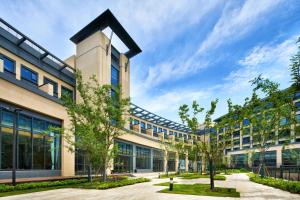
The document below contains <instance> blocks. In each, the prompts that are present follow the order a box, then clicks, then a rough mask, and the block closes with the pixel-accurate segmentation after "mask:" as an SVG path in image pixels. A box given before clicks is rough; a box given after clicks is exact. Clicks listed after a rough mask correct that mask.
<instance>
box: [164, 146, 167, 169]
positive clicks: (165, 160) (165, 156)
mask: <svg viewBox="0 0 300 200" xmlns="http://www.w3.org/2000/svg"><path fill="white" fill-rule="evenodd" d="M167 153H168V152H167V151H164V172H165V173H166V172H167V165H168V159H167V157H168V155H167Z"/></svg>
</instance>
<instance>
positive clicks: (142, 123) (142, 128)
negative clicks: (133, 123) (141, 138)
mask: <svg viewBox="0 0 300 200" xmlns="http://www.w3.org/2000/svg"><path fill="white" fill-rule="evenodd" d="M141 132H142V133H146V124H145V122H141Z"/></svg>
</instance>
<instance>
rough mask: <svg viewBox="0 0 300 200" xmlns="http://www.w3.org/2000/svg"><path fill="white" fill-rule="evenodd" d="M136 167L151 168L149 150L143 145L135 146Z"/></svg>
mask: <svg viewBox="0 0 300 200" xmlns="http://www.w3.org/2000/svg"><path fill="white" fill-rule="evenodd" d="M136 168H137V169H151V150H150V149H148V148H144V147H139V146H137V147H136Z"/></svg>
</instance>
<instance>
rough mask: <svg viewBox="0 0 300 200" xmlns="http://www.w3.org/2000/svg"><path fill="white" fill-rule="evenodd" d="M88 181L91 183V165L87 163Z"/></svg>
mask: <svg viewBox="0 0 300 200" xmlns="http://www.w3.org/2000/svg"><path fill="white" fill-rule="evenodd" d="M88 181H89V182H92V164H91V163H89V166H88Z"/></svg>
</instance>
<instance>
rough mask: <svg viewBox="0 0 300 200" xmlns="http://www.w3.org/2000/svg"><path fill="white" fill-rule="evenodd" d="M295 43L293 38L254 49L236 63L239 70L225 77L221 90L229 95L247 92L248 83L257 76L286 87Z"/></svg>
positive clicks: (295, 46)
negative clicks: (260, 75)
mask: <svg viewBox="0 0 300 200" xmlns="http://www.w3.org/2000/svg"><path fill="white" fill-rule="evenodd" d="M296 41H297V37H296V36H293V37H291V38H290V39H287V40H285V41H283V42H282V43H279V44H266V45H263V46H256V47H254V48H253V49H252V50H251V51H250V52H249V53H248V54H247V55H246V56H245V57H244V58H243V59H241V60H239V61H238V64H239V66H238V67H239V69H237V70H234V71H232V72H231V73H230V74H229V75H228V76H227V77H225V79H224V80H225V84H224V87H223V88H222V89H223V90H224V91H226V92H227V93H230V94H233V93H236V92H241V91H245V90H247V91H248V89H249V88H250V86H251V83H249V81H250V80H252V79H254V78H255V77H257V76H258V75H259V74H262V75H263V76H264V77H266V78H269V79H271V80H273V81H276V82H279V83H281V85H282V87H287V86H288V85H289V83H290V82H289V81H290V71H289V65H290V58H291V56H292V55H294V54H295V53H296V51H297V45H296Z"/></svg>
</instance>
